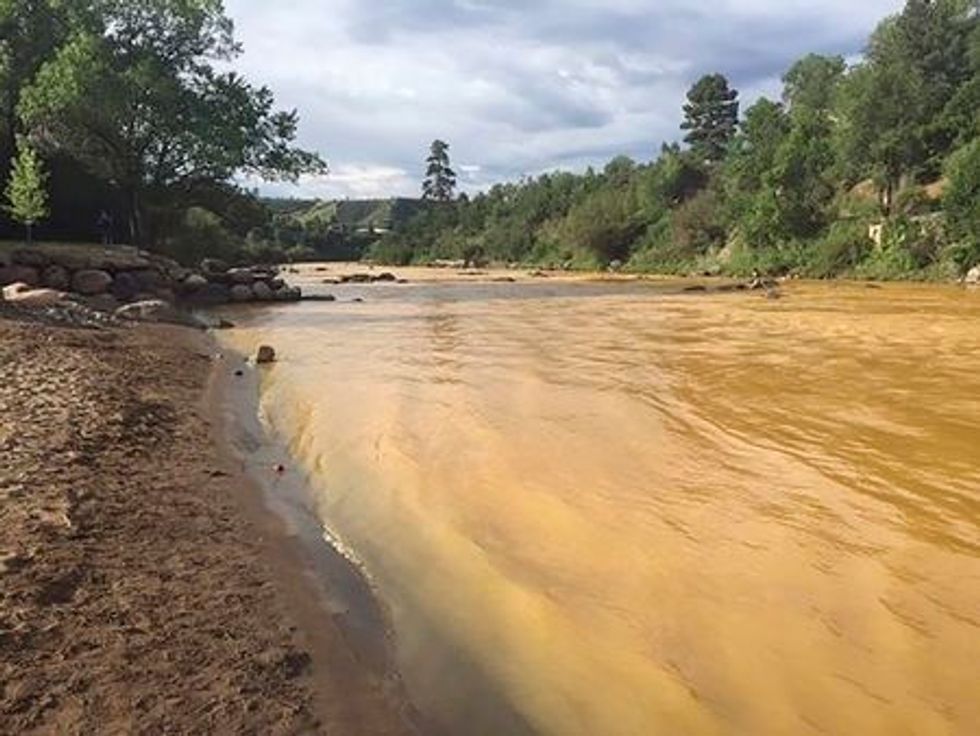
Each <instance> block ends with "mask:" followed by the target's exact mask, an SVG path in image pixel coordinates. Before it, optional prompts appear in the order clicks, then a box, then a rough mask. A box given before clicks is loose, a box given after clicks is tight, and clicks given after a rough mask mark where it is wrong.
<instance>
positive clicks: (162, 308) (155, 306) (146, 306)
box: [115, 299, 179, 322]
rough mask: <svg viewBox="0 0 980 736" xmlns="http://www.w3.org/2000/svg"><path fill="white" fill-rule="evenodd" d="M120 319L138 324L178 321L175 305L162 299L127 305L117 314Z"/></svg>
mask: <svg viewBox="0 0 980 736" xmlns="http://www.w3.org/2000/svg"><path fill="white" fill-rule="evenodd" d="M115 314H116V317H118V318H119V319H127V320H133V321H136V322H174V321H176V320H177V319H178V316H179V315H178V313H177V310H176V309H174V307H173V305H171V304H168V303H167V302H165V301H163V300H162V299H151V300H149V301H145V302H133V303H132V304H127V305H125V306H123V307H119V309H117V310H116V312H115Z"/></svg>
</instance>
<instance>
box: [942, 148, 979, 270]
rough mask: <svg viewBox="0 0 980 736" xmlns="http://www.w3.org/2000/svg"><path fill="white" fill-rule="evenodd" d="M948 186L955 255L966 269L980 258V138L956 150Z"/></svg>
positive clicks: (949, 165)
mask: <svg viewBox="0 0 980 736" xmlns="http://www.w3.org/2000/svg"><path fill="white" fill-rule="evenodd" d="M946 176H947V177H948V178H949V187H948V189H947V190H946V194H945V196H944V199H943V203H944V205H945V208H946V217H947V221H948V223H949V231H950V235H951V236H952V237H953V239H954V240H955V241H956V244H957V245H956V249H955V251H954V258H955V259H956V262H957V265H958V266H959V268H960V270H961V271H963V272H965V271H967V270H969V269H970V268H971V267H972V266H973V265H974V264H976V263H978V262H980V138H977V139H975V140H974V141H973V142H972V143H968V144H967V145H966V146H964V147H963V148H961V149H960V150H958V151H957V152H956V153H954V154H953V155H952V156H951V157H950V159H949V161H948V162H947V165H946Z"/></svg>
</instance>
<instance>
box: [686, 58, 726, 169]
mask: <svg viewBox="0 0 980 736" xmlns="http://www.w3.org/2000/svg"><path fill="white" fill-rule="evenodd" d="M737 128H738V91H737V90H734V89H731V88H730V87H729V85H728V80H727V79H726V78H725V77H724V75H722V74H709V75H707V76H704V77H702V78H701V79H700V80H698V82H697V84H695V85H694V86H693V87H692V88H691V90H690V92H688V93H687V104H685V105H684V122H683V124H681V130H686V131H688V134H687V136H686V137H685V138H684V140H685V142H687V143H689V144H690V145H691V150H692V151H693V152H694V153H695V155H697V156H698V157H700V158H701V159H702V160H704V161H705V162H707V163H717V162H719V161H721V160H722V159H724V158H725V154H726V153H727V151H728V145H729V143H731V141H732V138H734V137H735V131H736V129H737Z"/></svg>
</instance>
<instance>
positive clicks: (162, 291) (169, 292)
mask: <svg viewBox="0 0 980 736" xmlns="http://www.w3.org/2000/svg"><path fill="white" fill-rule="evenodd" d="M151 293H152V294H153V298H154V299H160V300H162V301H165V302H170V303H171V304H173V303H174V302H175V301H177V295H176V294H175V293H174V290H173V289H169V288H167V287H166V286H161V287H160V288H159V289H154V290H153V291H152V292H151Z"/></svg>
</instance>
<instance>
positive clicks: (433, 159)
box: [422, 139, 456, 202]
mask: <svg viewBox="0 0 980 736" xmlns="http://www.w3.org/2000/svg"><path fill="white" fill-rule="evenodd" d="M425 163H426V167H427V168H426V170H425V182H424V183H423V184H422V198H423V199H426V200H429V201H432V202H449V201H451V200H452V198H453V192H455V190H456V172H455V171H453V170H452V168H451V166H450V162H449V144H448V143H446V142H445V141H441V140H438V139H436V140H434V141H432V146H431V147H430V149H429V157H428V158H427V159H426V160H425Z"/></svg>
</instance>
